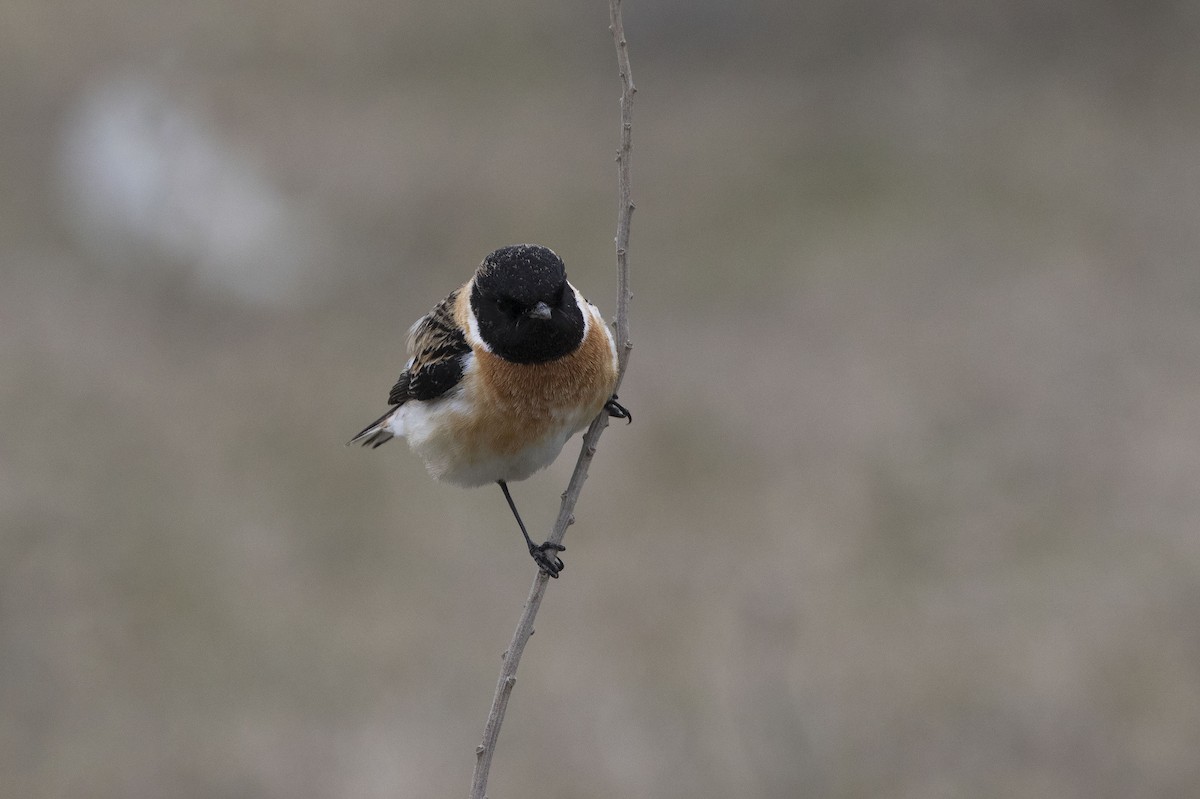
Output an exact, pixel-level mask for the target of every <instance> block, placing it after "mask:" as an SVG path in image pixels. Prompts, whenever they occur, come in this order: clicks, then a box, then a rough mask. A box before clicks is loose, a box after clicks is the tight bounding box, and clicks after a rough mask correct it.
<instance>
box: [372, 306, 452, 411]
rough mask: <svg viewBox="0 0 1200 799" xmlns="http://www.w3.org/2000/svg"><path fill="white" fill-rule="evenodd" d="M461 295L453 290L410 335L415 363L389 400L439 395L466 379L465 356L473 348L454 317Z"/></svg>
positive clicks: (395, 403) (403, 375)
mask: <svg viewBox="0 0 1200 799" xmlns="http://www.w3.org/2000/svg"><path fill="white" fill-rule="evenodd" d="M457 298H458V292H457V291H455V292H453V293H451V294H450V296H449V297H447V298H446V299H444V300H442V301H441V302H440V303H438V304H437V306H436V307H435V308H434V309H433V310H432V311H430V312H429V314H428V315H427V316H425V317H424V318H423V319H421V321H420V322H418V323H417V324H416V326H415V327H414V328H413V332H412V336H411V337H410V338H409V352H410V353H411V354H412V363H411V364H410V365H409V367H408V369H407V370H405V372H404V374H402V375H400V379H399V380H397V381H396V385H395V386H393V387H392V393H391V395H390V396H389V397H388V402H390V403H392V404H393V405H402V404H404V403H405V402H406V401H408V400H410V399H413V400H418V401H425V400H431V399H437V398H438V397H441V396H444V395H445V394H446V393H448V392H449V391H450V390H451V389H453V388H454V387H455V386H456V385H458V381H459V380H461V379H462V375H463V365H464V364H463V356H464V355H467V354H469V353H470V352H471V346H470V345H469V344H467V338H466V336H465V335H463V331H462V328H460V327H459V326H458V323H457V322H455V321H454V303H455V300H456V299H457Z"/></svg>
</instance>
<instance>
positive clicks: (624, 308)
mask: <svg viewBox="0 0 1200 799" xmlns="http://www.w3.org/2000/svg"><path fill="white" fill-rule="evenodd" d="M608 8H609V23H610V24H609V30H610V31H612V36H613V44H614V45H615V46H616V49H617V67H618V70H619V72H620V75H621V147H620V149H619V150H618V151H617V195H618V203H619V206H618V210H617V235H616V249H617V320H616V344H617V385H618V386H620V384H621V380H622V379H624V377H625V369H626V368H627V367H628V365H629V353H630V351H631V350H632V349H633V345H632V344H631V343H630V341H629V301H630V299H632V297H633V295H632V294H631V293H630V291H629V224H630V221H631V220H632V218H633V201H632V200H631V196H632V189H631V184H630V179H629V161H630V155H631V152H632V145H631V142H632V139H631V134H632V131H633V94H634V92H636V91H637V89H636V88H635V87H634V85H633V73H632V72H631V71H630V69H629V48H628V45H627V44H626V42H625V27H624V25H623V24H622V22H621V0H609V3H608ZM606 427H608V414H607V413H606V412H605V411H601V412H600V414H599V415H598V416H597V417H596V418H595V419H593V420H592V423H591V425H590V426H589V427H588V429H587V432H586V433H584V436H583V447H582V449H581V450H580V452H579V459H578V460H577V461H576V462H575V471H573V472H572V473H571V480H570V482H568V483H567V490H566V491H564V492H563V494H562V504H561V505H560V506H559V510H558V519H557V520H555V522H554V528H553V530H552V531H551V533H550V538H549V541H551V542H552V543H555V544H558V543H561V542H562V539H563V536H565V535H566V533H567V527H569V526H570V525H572V524H574V522H575V503H576V502H577V501H578V500H579V494H580V492H581V491H582V490H583V483H584V481H585V480H587V473H588V468H589V467H590V466H591V464H592V458H593V456H595V454H596V442H597V441H599V440H600V434H601V433H603V432H604V428H606ZM549 582H550V578H549V576H548V575H547V574H546V573H545V572H543V571H541V570H540V569H539V570H538V573H537V576H536V577H535V578H534V580H533V585H532V586H531V587H530V589H529V598H528V599H526V600H525V608H524V609H523V610H522V611H521V618H520V620H519V621H518V622H517V629H516V631H514V632H513V637H512V642H511V643H509V645H508V649H507V650H506V651H505V653H504V665H503V666H502V667H501V669H500V680H499V681H498V682H497V683H496V694H495V696H494V697H493V698H492V709H491V712H490V713H488V719H487V723H486V724H485V725H484V728H483V742H482V743H480V744H479V746H477V747H476V748H475V757H476V759H475V774H474V777H473V779H472V780H471V799H486V792H487V781H488V772H489V771H490V770H491V767H492V756H493V755H494V754H495V752H496V741H497V739H498V738H499V737H500V725H501V723H503V721H504V711H505V710H507V708H508V699H509V697H510V696H511V695H512V690H513V686H514V685H515V684H516V682H517V666H518V665H520V662H521V653H522V652H524V651H525V644H527V643H528V642H529V637H530V636H531V635H533V620H534V618H535V617H536V616H537V612H538V608H540V607H541V604H542V597H543V596H545V594H546V586H547V584H548V583H549Z"/></svg>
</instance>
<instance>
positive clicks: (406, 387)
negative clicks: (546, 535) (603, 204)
mask: <svg viewBox="0 0 1200 799" xmlns="http://www.w3.org/2000/svg"><path fill="white" fill-rule="evenodd" d="M407 355H408V361H407V363H405V365H404V370H403V371H402V372H401V373H400V377H399V379H398V380H397V381H396V384H395V385H394V386H393V387H392V390H391V393H390V394H389V395H388V404H389V406H390V407H389V409H388V410H387V411H386V412H385V413H384V414H383V415H382V416H380V417H379V418H378V419H376V420H375V421H373V422H371V424H369V425H367V426H366V427H365V428H363V429H362V431H360V432H359V433H358V434H357V435H356V436H354V437H353V438H352V439H350V441H349V442H347V446H349V445H351V444H361V445H363V446H364V447H371V448H372V449H374V448H377V447H379V446H381V445H383V444H385V443H387V442H388V441H390V440H392V439H393V438H395V437H403V438H405V439H407V440H408V444H409V446H410V448H411V449H412V450H414V451H415V452H416V453H417V455H419V456H420V457H421V459H422V460H423V461H424V463H425V468H426V470H427V471H428V472H429V474H430V476H432V477H433V478H434V479H435V480H442V481H445V482H448V483H451V484H454V485H459V486H463V487H468V488H470V487H477V486H483V485H488V484H490V483H496V484H497V485H499V486H500V490H501V491H502V492H503V494H504V499H505V500H506V502H507V503H508V507H509V509H510V510H511V511H512V514H513V517H514V518H515V519H516V520H517V526H518V527H519V528H520V530H521V535H522V536H523V537H524V539H525V544H526V546H527V547H528V549H529V554H530V555H531V556H532V557H533V559H534V562H535V563H537V565H538V567H539V569H540V570H541V571H543V572H545V573H546V574H548V575H549V576H550V577H554V578H557V577H558V575H559V572H561V571H562V570H563V568H564V564H563V561H562V558H561V556H560V555H559V553H561V552H563V551H564V550H565V547H564V546H563V545H562V544H556V543H551V542H549V541H547V542H545V543H542V544H534V543H533V539H531V538H530V537H529V532H528V531H527V530H526V529H525V522H523V521H522V520H521V514H520V513H519V512H518V511H517V506H516V503H515V502H514V501H513V498H512V494H511V493H510V492H509V489H508V484H509V483H510V482H515V481H518V480H524V479H526V478H528V477H529V476H531V475H532V474H534V473H535V472H537V471H539V470H540V469H544V468H545V467H547V466H549V465H550V464H551V463H553V462H554V460H555V458H557V457H558V455H559V453H560V452H561V451H562V449H563V446H564V445H565V444H566V442H567V440H568V439H569V438H571V436H573V435H574V434H575V433H577V432H579V431H580V430H582V429H583V428H584V427H586V426H587V425H588V423H589V422H591V420H592V419H594V418H595V417H596V416H597V415H598V414H599V413H600V412H601V411H605V412H607V413H608V415H609V416H610V417H613V418H618V419H624V420H626V422H632V420H633V416H632V414H631V413H630V412H629V410H628V409H627V408H625V407H624V406H623V405H621V403H620V402H618V401H617V395H616V394H615V393H614V391H615V388H616V383H617V374H618V361H617V348H616V344H615V343H614V341H613V335H612V331H611V330H609V327H608V325H607V323H605V321H604V317H603V316H602V315H601V314H600V311H599V310H598V309H597V308H596V306H594V305H592V304H591V303H589V302H588V301H587V300H586V299H584V297H583V295H582V294H581V293H580V292H579V290H578V289H576V288H575V287H574V286H573V285H571V283H570V282H569V281H568V280H567V273H566V266H565V265H564V264H563V261H562V259H561V258H560V257H559V256H558V255H557V254H556V253H555V252H554V251H553V250H551V249H550V248H548V247H543V246H541V245H537V244H515V245H510V246H507V247H501V248H499V249H497V250H494V251H493V252H491V253H490V254H488V256H487V257H485V258H484V259H483V261H482V263H480V265H479V267H478V268H477V269H476V270H475V273H474V274H473V275H472V276H471V277H470V278H469V279H468V280H467V282H466V283H464V284H463V285H462V286H460V287H459V288H458V289H456V290H454V291H452V292H450V294H449V296H447V297H446V299H444V300H442V301H441V302H439V303H438V304H437V305H435V306H434V308H433V310H431V311H430V312H429V313H428V314H426V315H425V316H423V317H421V318H420V319H418V320H417V322H416V323H415V324H414V325H413V326H412V328H411V329H410V330H409V335H408V342H407Z"/></svg>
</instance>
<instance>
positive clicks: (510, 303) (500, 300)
mask: <svg viewBox="0 0 1200 799" xmlns="http://www.w3.org/2000/svg"><path fill="white" fill-rule="evenodd" d="M496 309H497V310H498V311H500V313H502V314H504V315H505V316H517V315H518V314H520V313H521V306H520V305H519V304H518V303H517V302H516V300H513V299H511V298H509V297H497V298H496Z"/></svg>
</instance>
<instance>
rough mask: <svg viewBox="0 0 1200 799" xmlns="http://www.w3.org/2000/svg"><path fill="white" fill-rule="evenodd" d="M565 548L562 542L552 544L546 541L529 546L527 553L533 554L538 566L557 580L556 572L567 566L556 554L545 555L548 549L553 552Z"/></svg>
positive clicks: (564, 549) (562, 550)
mask: <svg viewBox="0 0 1200 799" xmlns="http://www.w3.org/2000/svg"><path fill="white" fill-rule="evenodd" d="M566 549H567V548H566V547H565V546H563V545H562V544H552V543H550V542H549V541H547V542H546V543H544V544H541V545H539V546H531V547H529V554H530V555H532V556H533V561H534V563H536V564H537V565H538V568H540V569H541V570H542V571H544V572H545V573H546V574H548V575H550V576H551V577H553V578H554V579H556V580H557V579H558V573H559V572H560V571H562V570H563V569H565V568H567V566H566V564H565V563H563V562H562V558H560V557H558V555H557V554H554V555H547V554H546V553H547V552H548V551H553V552H555V553H558V552H564V551H566Z"/></svg>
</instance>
